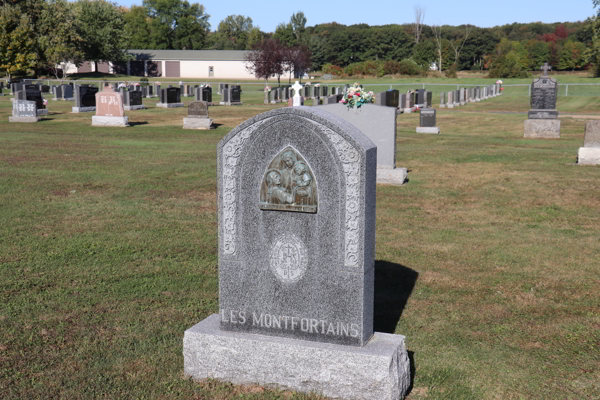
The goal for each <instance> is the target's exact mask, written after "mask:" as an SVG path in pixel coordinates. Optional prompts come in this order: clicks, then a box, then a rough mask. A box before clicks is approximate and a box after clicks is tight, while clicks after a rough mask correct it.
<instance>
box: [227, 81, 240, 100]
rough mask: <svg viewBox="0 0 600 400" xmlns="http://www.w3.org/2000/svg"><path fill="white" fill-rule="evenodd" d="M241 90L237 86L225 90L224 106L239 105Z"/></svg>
mask: <svg viewBox="0 0 600 400" xmlns="http://www.w3.org/2000/svg"><path fill="white" fill-rule="evenodd" d="M240 91H241V89H240V87H239V86H235V85H234V86H231V87H230V88H229V89H226V90H225V103H226V104H239V103H241V93H240Z"/></svg>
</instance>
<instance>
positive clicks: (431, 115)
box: [417, 108, 440, 135]
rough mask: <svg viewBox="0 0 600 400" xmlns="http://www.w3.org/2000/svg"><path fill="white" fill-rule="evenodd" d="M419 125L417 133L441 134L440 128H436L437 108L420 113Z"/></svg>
mask: <svg viewBox="0 0 600 400" xmlns="http://www.w3.org/2000/svg"><path fill="white" fill-rule="evenodd" d="M420 113H421V115H420V118H419V125H420V126H418V127H417V133H433V134H436V135H437V134H439V133H440V128H439V127H437V126H436V118H435V117H436V115H435V114H436V110H435V108H422V109H421V111H420Z"/></svg>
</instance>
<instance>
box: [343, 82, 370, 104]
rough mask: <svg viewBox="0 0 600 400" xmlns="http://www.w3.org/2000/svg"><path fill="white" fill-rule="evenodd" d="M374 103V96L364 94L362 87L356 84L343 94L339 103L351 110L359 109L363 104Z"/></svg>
mask: <svg viewBox="0 0 600 400" xmlns="http://www.w3.org/2000/svg"><path fill="white" fill-rule="evenodd" d="M374 101H375V94H373V92H366V91H365V90H364V89H363V87H362V85H361V84H359V83H358V82H356V83H355V84H354V85H352V86H350V87H349V88H348V90H347V91H346V93H344V97H343V98H342V100H340V103H342V104H346V105H347V106H348V108H353V107H354V106H356V107H357V108H360V106H362V105H363V104H367V103H373V102H374Z"/></svg>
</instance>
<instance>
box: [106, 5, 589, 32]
mask: <svg viewBox="0 0 600 400" xmlns="http://www.w3.org/2000/svg"><path fill="white" fill-rule="evenodd" d="M115 1H116V2H117V3H119V4H121V5H124V6H131V5H141V4H142V0H115ZM188 1H189V2H190V3H194V2H196V1H194V0H188ZM198 3H200V4H203V5H204V8H205V10H206V13H207V14H209V15H210V19H209V22H210V24H211V30H216V29H217V27H218V26H219V22H220V21H221V20H223V19H224V18H226V17H227V16H228V15H232V14H239V15H244V16H246V17H250V18H252V22H253V23H254V26H259V27H260V28H261V30H262V31H264V32H273V31H274V30H275V27H276V26H277V24H279V23H281V22H289V19H290V16H291V15H292V14H293V13H295V12H298V11H302V12H304V15H305V16H306V18H307V19H308V22H307V26H313V25H316V24H321V23H326V22H334V21H335V22H338V23H340V24H344V25H354V24H359V23H366V24H369V25H386V24H403V23H410V22H413V20H414V7H415V6H416V5H420V6H421V7H423V8H425V24H428V25H432V24H436V25H446V24H447V25H461V24H472V25H476V26H479V27H492V26H496V25H504V24H510V23H513V22H537V21H540V22H548V23H550V22H567V21H568V22H575V21H583V20H585V19H586V18H587V17H590V16H592V15H594V8H593V6H592V1H591V0H562V1H561V0H547V1H532V0H520V1H518V0H503V1H490V0H483V1H482V0H479V1H477V0H429V1H399V0H377V1H361V2H358V1H352V0H350V1H347V0H346V1H344V0H337V1H323V0H321V1H317V0H303V1H289V0H288V1H286V0H283V1H282V0H278V1H277V0H257V1H250V0H204V1H198Z"/></svg>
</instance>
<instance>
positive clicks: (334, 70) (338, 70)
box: [321, 64, 344, 76]
mask: <svg viewBox="0 0 600 400" xmlns="http://www.w3.org/2000/svg"><path fill="white" fill-rule="evenodd" d="M321 70H322V71H323V73H324V74H331V75H335V76H340V75H342V74H343V73H344V69H343V68H342V67H339V66H337V65H333V64H325V65H323V68H322V69H321Z"/></svg>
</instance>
